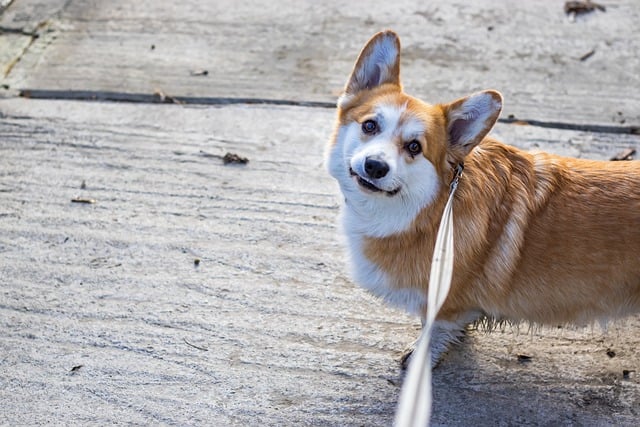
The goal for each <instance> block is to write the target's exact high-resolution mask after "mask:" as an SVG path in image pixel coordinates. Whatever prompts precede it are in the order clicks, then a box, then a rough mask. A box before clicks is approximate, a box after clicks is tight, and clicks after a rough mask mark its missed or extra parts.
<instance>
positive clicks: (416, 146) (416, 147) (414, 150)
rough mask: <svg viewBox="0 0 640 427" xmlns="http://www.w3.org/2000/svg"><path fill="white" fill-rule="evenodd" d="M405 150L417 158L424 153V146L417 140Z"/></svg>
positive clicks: (411, 142)
mask: <svg viewBox="0 0 640 427" xmlns="http://www.w3.org/2000/svg"><path fill="white" fill-rule="evenodd" d="M404 148H405V149H406V150H407V151H408V152H409V154H411V155H412V156H417V155H418V154H420V153H421V152H422V145H420V143H419V142H418V141H416V140H415V139H414V140H413V141H410V142H408V143H407V145H405V146H404Z"/></svg>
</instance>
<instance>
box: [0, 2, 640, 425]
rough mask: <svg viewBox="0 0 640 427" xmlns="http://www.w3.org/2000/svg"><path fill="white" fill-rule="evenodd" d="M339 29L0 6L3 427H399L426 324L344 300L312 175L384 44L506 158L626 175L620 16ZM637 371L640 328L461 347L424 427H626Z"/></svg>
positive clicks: (378, 14) (624, 6)
mask: <svg viewBox="0 0 640 427" xmlns="http://www.w3.org/2000/svg"><path fill="white" fill-rule="evenodd" d="M352 3H353V4H347V3H345V2H337V1H331V0H330V1H325V2H285V1H269V2H267V1H257V0H256V1H245V2H235V1H233V2H232V1H223V0H220V1H216V2H197V1H193V0H186V1H184V2H174V1H168V0H156V1H151V0H144V1H138V2H130V1H124V0H114V1H108V2H107V1H97V0H87V1H81V0H40V1H38V0H13V1H12V2H11V1H0V65H1V66H2V75H1V76H0V77H2V82H1V83H0V84H1V86H0V331H1V333H0V408H1V409H0V424H2V425H40V424H51V425H110V424H125V425H354V426H362V425H366V426H369V425H390V424H391V422H392V420H393V412H394V410H395V405H396V403H397V399H398V394H399V390H400V387H401V385H402V372H401V371H400V368H399V358H400V356H401V354H402V351H403V350H404V348H405V347H406V346H407V345H408V344H409V343H410V342H411V341H413V340H414V339H415V338H416V337H417V335H418V333H419V321H418V320H417V319H415V318H412V317H409V316H407V315H405V314H403V313H400V312H397V311H394V310H391V309H389V308H387V307H385V306H384V305H383V304H382V303H380V302H379V301H377V300H376V299H374V298H373V297H371V296H369V295H368V294H367V293H366V292H365V291H363V290H362V289H360V288H358V287H357V286H355V285H354V284H353V283H351V281H350V279H349V277H348V274H347V270H346V266H345V263H344V253H343V250H342V246H341V241H340V236H339V233H338V230H337V228H336V225H335V224H336V216H337V211H338V190H337V186H336V185H335V183H334V182H333V181H332V180H331V179H330V177H329V176H328V175H327V173H326V172H325V171H324V169H323V151H324V145H325V143H326V141H327V139H328V136H329V135H330V133H331V131H332V125H333V119H334V114H335V111H334V110H333V108H331V104H332V103H333V102H334V100H335V97H336V95H337V94H338V92H339V91H340V89H341V87H342V84H343V82H344V80H345V79H346V77H347V75H348V73H349V71H350V68H351V65H352V63H353V61H354V59H355V57H356V55H357V53H358V51H359V49H360V47H361V46H362V44H363V43H364V42H365V41H366V40H367V39H368V38H369V37H370V36H371V35H372V34H373V33H375V32H376V31H379V30H381V29H384V28H393V29H395V30H397V31H398V32H399V33H400V36H401V37H402V41H403V45H404V49H405V50H404V57H403V63H402V68H403V71H402V73H403V77H404V82H405V86H406V88H407V90H408V91H410V92H411V93H413V94H415V95H417V96H420V97H422V98H424V99H425V100H427V101H431V102H438V101H446V100H450V99H453V98H456V97H459V96H462V95H465V94H467V93H469V92H472V91H474V90H478V89H483V88H495V89H498V90H500V91H501V92H503V94H504V95H505V98H506V109H505V112H504V115H503V118H504V119H505V120H503V122H501V123H499V124H498V125H497V127H496V128H495V130H494V134H495V135H496V136H498V137H499V138H501V139H502V140H504V141H505V142H508V143H510V144H513V145H516V146H519V147H522V148H527V149H542V150H546V151H551V152H555V153H559V154H563V155H569V156H576V157H588V158H597V159H608V158H611V157H612V156H614V155H616V154H618V153H620V152H623V151H625V150H629V149H638V148H640V136H639V135H638V133H639V132H638V129H639V127H640V90H638V89H639V88H640V73H639V72H638V70H640V39H639V38H638V37H637V34H638V33H639V32H640V5H639V4H638V3H637V2H635V1H633V0H620V1H617V2H611V3H609V2H607V3H605V2H602V3H603V4H604V5H605V6H606V11H604V12H603V11H600V10H596V11H594V12H591V13H589V14H585V15H579V16H576V17H573V18H572V17H569V16H567V15H566V14H565V12H564V9H563V7H564V2H562V1H555V0H554V1H552V0H543V1H538V2H508V1H497V0H495V1H490V0H480V1H477V2H463V1H457V0H454V1H451V2H447V3H442V2H436V1H424V2H419V3H417V2H412V1H405V0H398V1H395V2H373V1H366V2H357V3H356V2H352ZM227 154H234V155H237V157H235V158H236V160H238V159H243V158H244V159H247V160H248V162H247V163H243V162H230V163H229V162H225V160H224V159H225V155H227ZM227 158H228V157H227ZM639 372H640V317H639V316H632V317H629V318H627V319H623V320H619V321H616V322H612V323H610V324H609V325H607V328H606V330H603V329H602V328H601V327H600V326H598V325H594V326H592V327H587V328H579V327H558V328H536V327H529V326H528V325H520V326H505V327H504V328H499V329H498V330H495V331H493V332H491V333H486V332H483V331H475V330H473V331H470V332H469V334H468V336H467V338H466V340H465V342H464V343H463V344H462V345H460V346H459V347H457V348H455V349H454V350H452V351H451V352H450V353H449V354H448V355H447V357H446V358H445V360H444V361H443V363H442V364H441V366H440V367H439V368H438V369H437V370H436V371H435V372H434V398H435V404H434V415H433V420H432V421H433V424H434V425H461V426H467V425H474V426H476V425H488V426H495V425H505V426H510V425H530V426H537V425H542V426H558V425H571V426H582V425H585V426H603V425H615V426H636V425H639V424H640V375H639Z"/></svg>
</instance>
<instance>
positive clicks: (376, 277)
mask: <svg viewBox="0 0 640 427" xmlns="http://www.w3.org/2000/svg"><path fill="white" fill-rule="evenodd" d="M352 215H353V212H352V211H351V209H350V208H349V206H344V207H343V211H342V220H343V221H342V225H343V227H344V234H345V236H346V239H347V248H348V253H349V264H350V269H351V277H352V278H353V280H354V281H355V282H356V283H357V284H358V285H360V286H362V287H363V288H365V289H367V290H368V291H369V292H371V293H372V294H373V295H375V296H377V297H379V298H381V299H382V300H383V301H385V302H386V303H388V304H389V305H391V306H393V307H396V308H399V309H402V310H405V311H407V312H409V313H411V314H414V315H417V316H421V315H422V312H423V310H424V308H425V307H426V304H427V300H426V296H425V295H424V293H423V292H421V291H418V290H415V289H409V288H403V287H402V283H397V281H396V280H394V278H393V277H390V276H389V275H388V274H387V273H386V272H385V271H383V270H382V268H380V266H378V265H377V264H375V263H374V262H372V261H371V260H369V259H368V258H367V257H366V255H365V254H364V235H363V234H362V233H361V232H359V231H358V230H357V227H355V228H356V230H354V229H353V228H351V229H350V228H349V226H350V225H353V224H354V222H353V220H354V218H353V217H351V216H352ZM350 217H351V218H350Z"/></svg>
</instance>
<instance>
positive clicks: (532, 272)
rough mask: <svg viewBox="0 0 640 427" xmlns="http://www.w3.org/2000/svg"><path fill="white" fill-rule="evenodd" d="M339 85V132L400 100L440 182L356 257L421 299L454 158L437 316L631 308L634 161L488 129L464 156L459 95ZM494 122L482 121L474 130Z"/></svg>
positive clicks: (636, 231) (578, 315)
mask: <svg viewBox="0 0 640 427" xmlns="http://www.w3.org/2000/svg"><path fill="white" fill-rule="evenodd" d="M385 34H389V33H385ZM376 37H379V36H376ZM372 40H375V37H374V39H372ZM371 44H372V43H369V45H368V46H367V47H365V49H364V50H363V52H362V53H361V55H360V57H359V59H358V62H357V63H356V69H357V68H358V66H359V65H358V64H361V63H362V61H363V57H365V56H366V55H368V54H369V52H368V50H367V49H369V50H370V46H371ZM398 49H399V44H398ZM394 67H395V68H394V73H396V74H397V73H399V68H398V67H399V65H397V63H396V64H395V65H394ZM345 92H346V93H348V94H349V95H350V97H349V98H347V99H346V101H344V102H343V103H342V105H340V106H339V108H338V119H337V127H336V129H338V128H340V127H341V126H345V125H347V124H349V123H352V122H358V123H362V121H363V120H366V117H367V115H370V114H371V112H372V110H373V108H374V107H375V106H376V105H379V104H394V105H398V106H401V105H406V106H407V107H406V114H410V115H412V116H413V117H417V118H419V120H421V121H422V122H423V123H425V128H426V129H427V132H426V133H425V135H423V136H422V137H421V138H420V139H419V141H420V143H421V145H422V146H423V155H424V156H425V157H426V158H427V159H428V160H429V161H430V162H431V163H432V164H433V165H434V167H435V169H436V171H437V174H438V176H439V178H440V189H439V192H438V194H437V196H436V198H435V201H433V202H432V203H430V204H429V206H428V207H427V208H425V209H423V210H422V211H421V212H420V213H419V214H418V216H417V217H416V218H415V220H414V221H413V224H412V225H411V226H410V228H409V229H408V230H406V231H404V232H401V233H399V234H394V235H391V236H388V237H384V238H373V237H367V238H365V240H364V247H363V253H364V255H365V257H366V258H367V259H368V260H370V261H371V262H373V263H375V264H376V265H377V266H378V267H380V268H381V269H382V270H383V271H384V272H385V273H387V275H388V276H389V277H390V278H391V280H392V286H395V287H397V288H398V289H399V288H412V289H418V290H419V291H420V292H423V293H424V295H425V296H426V294H427V289H428V279H429V271H430V267H431V258H432V254H433V247H434V243H435V238H436V232H437V229H438V225H439V221H440V217H441V215H442V211H443V209H444V205H445V202H446V199H447V196H448V192H449V182H450V181H451V179H452V177H453V170H452V165H454V164H455V163H457V162H460V161H464V166H465V169H464V173H463V175H462V177H461V179H460V183H459V187H458V191H457V193H456V195H455V200H454V205H453V221H454V230H455V237H454V239H455V240H454V251H455V263H454V270H453V281H452V286H451V291H450V294H449V296H448V298H447V300H446V302H445V304H444V306H443V308H442V310H441V311H440V313H439V315H438V320H445V321H454V322H455V321H457V320H459V319H460V318H461V317H462V316H464V315H465V314H466V313H470V312H478V313H484V314H487V315H489V316H494V317H497V318H506V319H510V320H514V321H520V320H526V321H531V322H536V323H541V324H559V323H569V322H571V323H583V322H588V321H591V320H596V319H606V318H611V317H618V316H624V315H626V314H629V313H633V312H637V311H640V259H639V257H640V162H635V161H628V162H605V161H592V160H580V159H573V158H565V157H560V156H555V155H552V154H545V153H529V152H525V151H522V150H519V149H517V148H514V147H512V146H508V145H505V144H503V143H501V142H498V141H496V140H495V139H493V138H490V137H484V139H482V141H481V142H480V141H475V142H474V143H473V144H471V148H472V151H471V152H470V153H468V154H467V152H465V150H464V149H461V148H460V147H455V146H451V144H450V143H449V132H450V129H451V123H448V119H447V117H448V113H449V112H450V111H451V109H455V108H457V106H459V105H460V103H461V102H462V101H464V99H462V100H458V101H455V102H453V103H450V104H443V105H435V106H432V105H428V104H426V103H424V102H422V101H420V100H417V99H415V98H412V97H410V96H408V95H406V94H405V93H404V92H402V87H401V85H400V80H399V78H395V79H394V78H392V81H391V82H387V83H384V84H381V85H380V86H377V87H374V88H366V89H364V90H363V89H359V90H356V89H354V88H353V87H350V86H349V84H348V85H347V87H346V89H345ZM492 93H495V92H492ZM492 96H494V95H492ZM495 96H497V97H499V94H497V93H496V95H495ZM496 117H497V116H496ZM494 120H495V119H494ZM492 126H493V121H492V122H490V123H489V122H487V124H486V127H487V129H486V130H484V131H483V132H484V133H482V136H484V134H485V133H486V131H488V130H489V129H490V128H491V127H492ZM337 134H338V132H337V130H336V132H335V133H334V136H333V140H332V142H331V143H330V144H331V145H332V144H335V139H336V138H337ZM474 147H475V148H474ZM376 196H377V195H376ZM424 309H426V307H425V308H424Z"/></svg>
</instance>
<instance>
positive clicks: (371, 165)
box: [364, 156, 389, 179]
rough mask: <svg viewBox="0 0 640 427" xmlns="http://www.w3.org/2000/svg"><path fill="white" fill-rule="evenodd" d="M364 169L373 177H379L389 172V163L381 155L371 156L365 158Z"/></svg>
mask: <svg viewBox="0 0 640 427" xmlns="http://www.w3.org/2000/svg"><path fill="white" fill-rule="evenodd" d="M364 171H365V172H366V174H367V175H369V176H370V177H371V178H373V179H378V178H382V177H383V176H385V175H386V174H387V173H389V165H388V164H387V162H385V161H384V160H382V158H380V157H379V156H370V157H367V158H366V159H365V160H364Z"/></svg>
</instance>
